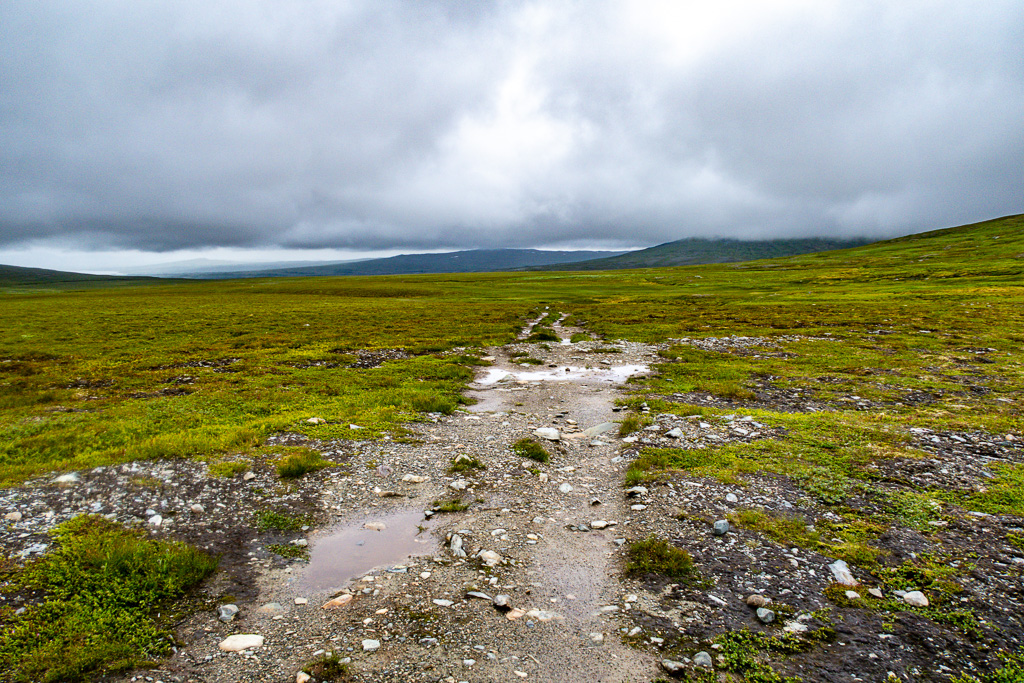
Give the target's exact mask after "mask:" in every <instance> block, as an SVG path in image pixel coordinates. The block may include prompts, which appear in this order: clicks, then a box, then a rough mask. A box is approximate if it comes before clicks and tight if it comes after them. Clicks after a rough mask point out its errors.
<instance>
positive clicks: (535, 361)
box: [516, 358, 544, 365]
mask: <svg viewBox="0 0 1024 683" xmlns="http://www.w3.org/2000/svg"><path fill="white" fill-rule="evenodd" d="M516 362H517V363H519V364H520V365H544V361H542V360H541V359H539V358H517V359H516Z"/></svg>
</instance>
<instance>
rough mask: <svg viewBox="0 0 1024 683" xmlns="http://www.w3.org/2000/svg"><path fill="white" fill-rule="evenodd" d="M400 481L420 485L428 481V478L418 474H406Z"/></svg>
mask: <svg viewBox="0 0 1024 683" xmlns="http://www.w3.org/2000/svg"><path fill="white" fill-rule="evenodd" d="M402 481H406V482H409V483H410V484H422V483H424V482H428V481H430V477H423V476H420V475H418V474H407V475H405V476H404V477H402Z"/></svg>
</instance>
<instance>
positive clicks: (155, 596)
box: [0, 515, 217, 682]
mask: <svg viewBox="0 0 1024 683" xmlns="http://www.w3.org/2000/svg"><path fill="white" fill-rule="evenodd" d="M53 535H54V539H55V541H56V543H57V546H58V547H57V548H56V549H54V550H51V551H50V552H48V553H47V554H46V556H45V557H43V558H42V559H40V560H38V561H37V562H34V563H29V564H28V565H27V566H26V567H25V568H24V569H23V570H22V571H21V572H20V573H18V574H16V575H15V583H16V584H18V585H21V586H24V587H26V588H29V589H32V590H37V591H40V592H41V594H42V595H43V601H42V602H40V603H36V604H29V605H28V606H27V608H26V610H25V611H24V612H23V613H22V614H15V613H14V612H13V611H12V610H10V609H9V608H8V609H5V610H3V611H0V625H2V631H0V671H3V672H5V673H4V674H0V676H3V678H4V680H10V681H44V682H50V681H80V680H86V679H87V678H89V677H90V676H92V675H94V674H101V673H116V672H119V671H125V670H127V669H131V668H133V667H136V666H142V665H145V664H147V663H148V662H151V661H152V660H154V659H155V658H157V657H162V656H164V655H166V654H168V653H169V652H170V649H171V645H172V644H173V639H172V637H171V634H170V633H169V632H168V631H167V628H168V627H169V626H170V625H171V624H172V623H173V622H174V617H173V615H172V613H171V611H173V612H174V613H175V614H177V615H178V616H179V617H180V616H181V611H182V610H183V609H186V608H187V604H184V605H183V604H182V603H176V604H175V606H174V607H173V608H171V610H169V609H168V608H169V607H171V605H170V603H171V601H172V600H174V599H176V598H181V597H182V596H183V595H185V593H186V591H187V590H188V589H189V588H190V587H191V586H194V585H195V584H196V583H198V582H199V581H201V580H202V579H203V578H204V577H206V576H207V575H208V574H210V573H211V572H212V571H213V570H214V568H215V567H216V565H217V561H216V559H214V558H212V557H209V556H208V555H205V554H204V553H202V552H200V551H198V550H196V549H195V548H191V547H189V546H186V545H184V544H181V543H173V542H166V541H156V540H151V539H149V538H147V537H146V535H145V533H144V532H136V531H130V530H127V529H125V528H124V527H121V526H119V525H117V524H115V523H113V522H109V521H107V520H105V519H103V518H102V517H98V516H85V515H83V516H80V517H76V518H75V519H73V520H71V521H70V522H66V523H65V524H63V525H61V526H60V527H58V528H57V529H55V530H54V532H53Z"/></svg>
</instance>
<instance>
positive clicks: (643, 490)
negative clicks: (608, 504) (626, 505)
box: [626, 486, 647, 498]
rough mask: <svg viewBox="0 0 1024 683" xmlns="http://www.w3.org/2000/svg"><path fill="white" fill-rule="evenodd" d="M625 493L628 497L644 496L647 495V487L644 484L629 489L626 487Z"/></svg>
mask: <svg viewBox="0 0 1024 683" xmlns="http://www.w3.org/2000/svg"><path fill="white" fill-rule="evenodd" d="M626 495H627V496H628V497H630V498H636V497H638V496H646V495H647V487H646V486H634V487H633V488H631V489H626Z"/></svg>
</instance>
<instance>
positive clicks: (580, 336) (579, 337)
mask: <svg viewBox="0 0 1024 683" xmlns="http://www.w3.org/2000/svg"><path fill="white" fill-rule="evenodd" d="M590 340H591V336H590V335H589V334H587V333H586V332H577V333H576V334H574V335H572V336H571V337H569V341H571V342H572V343H573V344H575V343H576V342H581V341H590Z"/></svg>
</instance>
